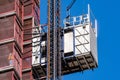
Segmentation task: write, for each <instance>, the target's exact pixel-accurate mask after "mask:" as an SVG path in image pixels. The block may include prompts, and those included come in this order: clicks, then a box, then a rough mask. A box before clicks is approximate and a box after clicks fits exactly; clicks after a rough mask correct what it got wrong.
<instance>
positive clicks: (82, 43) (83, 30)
mask: <svg viewBox="0 0 120 80" xmlns="http://www.w3.org/2000/svg"><path fill="white" fill-rule="evenodd" d="M89 33H90V31H89V25H86V26H75V45H76V47H75V55H79V54H84V53H88V52H89V51H90V34H89Z"/></svg>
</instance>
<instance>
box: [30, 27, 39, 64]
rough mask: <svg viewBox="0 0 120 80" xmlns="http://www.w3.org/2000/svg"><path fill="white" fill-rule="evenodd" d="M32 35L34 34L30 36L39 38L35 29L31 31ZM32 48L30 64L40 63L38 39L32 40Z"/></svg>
mask: <svg viewBox="0 0 120 80" xmlns="http://www.w3.org/2000/svg"><path fill="white" fill-rule="evenodd" d="M32 33H36V35H32V36H33V37H36V36H40V34H38V33H39V30H38V29H37V28H34V29H32ZM32 46H33V47H32V64H38V63H40V37H36V38H33V39H32Z"/></svg>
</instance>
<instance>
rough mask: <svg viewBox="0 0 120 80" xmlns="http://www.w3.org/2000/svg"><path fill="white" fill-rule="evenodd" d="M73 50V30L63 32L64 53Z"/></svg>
mask: <svg viewBox="0 0 120 80" xmlns="http://www.w3.org/2000/svg"><path fill="white" fill-rule="evenodd" d="M69 52H73V32H69V33H65V34H64V53H69Z"/></svg>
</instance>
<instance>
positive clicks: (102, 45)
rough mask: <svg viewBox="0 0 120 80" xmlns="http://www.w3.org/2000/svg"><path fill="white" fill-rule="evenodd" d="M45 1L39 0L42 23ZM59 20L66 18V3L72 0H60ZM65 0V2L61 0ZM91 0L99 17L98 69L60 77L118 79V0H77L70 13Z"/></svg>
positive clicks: (119, 32) (70, 78) (75, 79)
mask: <svg viewBox="0 0 120 80" xmlns="http://www.w3.org/2000/svg"><path fill="white" fill-rule="evenodd" d="M46 1H47V0H41V17H40V18H41V24H43V23H46V20H47V14H46V11H47V8H46V5H45V4H46ZM61 1H62V2H61V5H62V6H61V15H62V16H61V23H62V19H63V18H65V16H66V13H65V7H66V6H67V5H68V4H69V3H70V1H71V0H61ZM63 1H64V2H63ZM87 3H90V5H91V8H92V11H93V13H94V15H95V16H96V19H97V20H98V59H99V66H98V68H97V69H94V71H92V70H89V71H88V70H87V71H84V72H83V73H81V72H77V73H73V74H69V75H65V76H63V77H62V78H63V80H120V76H119V75H120V73H119V72H120V62H119V61H120V59H119V58H120V52H119V50H120V46H119V45H120V35H119V34H120V26H119V23H120V20H119V19H120V1H119V0H77V2H76V3H75V5H74V6H73V7H72V9H71V15H73V16H77V15H80V14H81V12H84V11H83V8H84V9H85V8H87Z"/></svg>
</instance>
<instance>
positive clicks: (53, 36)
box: [47, 0, 61, 80]
mask: <svg viewBox="0 0 120 80" xmlns="http://www.w3.org/2000/svg"><path fill="white" fill-rule="evenodd" d="M47 41H48V43H47V80H50V79H53V80H60V75H61V55H60V54H61V53H60V0H48V35H47Z"/></svg>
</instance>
